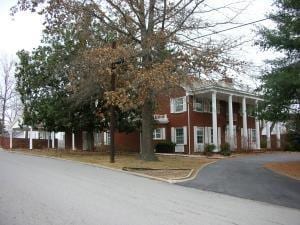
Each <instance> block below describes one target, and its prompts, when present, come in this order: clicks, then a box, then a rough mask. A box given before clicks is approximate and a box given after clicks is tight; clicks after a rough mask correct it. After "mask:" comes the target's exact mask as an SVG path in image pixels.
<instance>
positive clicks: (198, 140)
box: [197, 127, 204, 144]
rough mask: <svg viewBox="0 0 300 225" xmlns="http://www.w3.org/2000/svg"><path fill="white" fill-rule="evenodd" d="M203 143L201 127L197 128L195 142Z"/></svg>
mask: <svg viewBox="0 0 300 225" xmlns="http://www.w3.org/2000/svg"><path fill="white" fill-rule="evenodd" d="M203 143H204V132H203V127H198V128H197V144H203Z"/></svg>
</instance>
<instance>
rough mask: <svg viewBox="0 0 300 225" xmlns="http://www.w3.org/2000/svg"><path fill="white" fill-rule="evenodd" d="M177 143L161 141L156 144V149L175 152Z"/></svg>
mask: <svg viewBox="0 0 300 225" xmlns="http://www.w3.org/2000/svg"><path fill="white" fill-rule="evenodd" d="M175 145H176V144H175V143H173V142H171V141H164V142H159V143H157V144H156V146H155V150H156V152H158V153H174V152H175Z"/></svg>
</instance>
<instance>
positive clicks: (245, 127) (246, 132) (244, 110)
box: [242, 97, 248, 149]
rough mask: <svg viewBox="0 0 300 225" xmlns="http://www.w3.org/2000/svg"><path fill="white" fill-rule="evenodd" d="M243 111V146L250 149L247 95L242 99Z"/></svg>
mask: <svg viewBox="0 0 300 225" xmlns="http://www.w3.org/2000/svg"><path fill="white" fill-rule="evenodd" d="M242 112H243V137H242V147H243V148H245V149H248V128H247V108H246V98H245V97H243V101H242Z"/></svg>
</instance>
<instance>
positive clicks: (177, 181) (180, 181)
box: [169, 160, 217, 184]
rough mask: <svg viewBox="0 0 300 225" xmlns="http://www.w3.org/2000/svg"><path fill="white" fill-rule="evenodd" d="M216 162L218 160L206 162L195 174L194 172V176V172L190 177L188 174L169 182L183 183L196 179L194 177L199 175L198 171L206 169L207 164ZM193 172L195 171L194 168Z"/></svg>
mask: <svg viewBox="0 0 300 225" xmlns="http://www.w3.org/2000/svg"><path fill="white" fill-rule="evenodd" d="M216 162H217V160H216V161H214V162H210V163H206V164H204V165H202V166H201V167H199V168H198V169H197V170H196V172H195V174H194V175H193V176H191V175H192V173H190V174H189V175H190V176H191V177H188V176H187V178H182V179H181V178H179V179H173V180H169V182H170V183H172V184H176V183H182V182H186V181H190V180H194V179H195V178H196V177H197V175H198V173H199V172H200V170H202V169H204V168H205V167H206V166H208V165H210V164H213V163H216ZM191 172H193V170H192V171H191Z"/></svg>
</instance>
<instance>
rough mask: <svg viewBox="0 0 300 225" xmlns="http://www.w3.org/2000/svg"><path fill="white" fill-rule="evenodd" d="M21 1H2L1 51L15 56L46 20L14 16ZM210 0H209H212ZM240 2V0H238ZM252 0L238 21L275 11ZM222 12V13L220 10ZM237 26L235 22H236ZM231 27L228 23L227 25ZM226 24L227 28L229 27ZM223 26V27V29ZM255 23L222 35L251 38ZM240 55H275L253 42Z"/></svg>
mask: <svg viewBox="0 0 300 225" xmlns="http://www.w3.org/2000/svg"><path fill="white" fill-rule="evenodd" d="M210 1H211V2H213V4H218V3H221V4H227V3H228V2H229V1H234V0H210ZM16 2H17V0H1V1H0V29H1V31H2V32H1V35H0V54H1V55H3V54H6V55H15V52H16V51H18V50H21V49H25V50H31V49H32V48H34V47H37V46H38V45H39V43H40V39H41V32H42V20H41V18H40V17H39V16H38V15H36V14H31V13H29V12H22V13H18V14H17V15H16V16H15V17H14V18H12V17H11V16H10V15H9V9H10V7H12V6H13V5H14V4H15V3H16ZM208 2H209V1H208ZM235 2H237V0H235ZM247 2H248V3H249V2H250V5H249V6H248V8H247V10H245V11H244V12H243V14H241V15H240V16H239V17H238V18H236V21H238V22H239V23H248V22H251V21H255V20H259V19H262V18H264V17H265V14H266V13H267V12H268V11H270V10H271V4H272V0H252V1H250V0H247ZM218 13H219V15H220V16H221V15H222V12H221V11H219V12H218ZM256 25H267V26H270V25H271V22H270V21H264V22H261V23H258V24H256ZM232 26H234V25H232ZM227 27H228V26H227ZM227 27H224V28H227ZM221 29H223V28H221ZM253 30H255V26H254V25H250V26H246V27H243V28H238V29H235V30H233V31H228V32H223V33H221V34H219V35H226V36H233V37H238V36H244V38H245V39H247V40H251V39H253V38H255V36H256V34H255V32H253ZM239 51H240V52H239V54H241V56H243V57H244V58H245V59H246V60H247V61H252V62H254V63H255V64H256V65H262V64H263V60H265V59H267V58H270V57H272V54H270V53H266V52H261V51H260V50H259V49H258V48H257V47H254V46H253V42H252V41H250V42H248V43H247V44H245V45H243V46H242V47H241V48H240V49H239Z"/></svg>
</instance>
